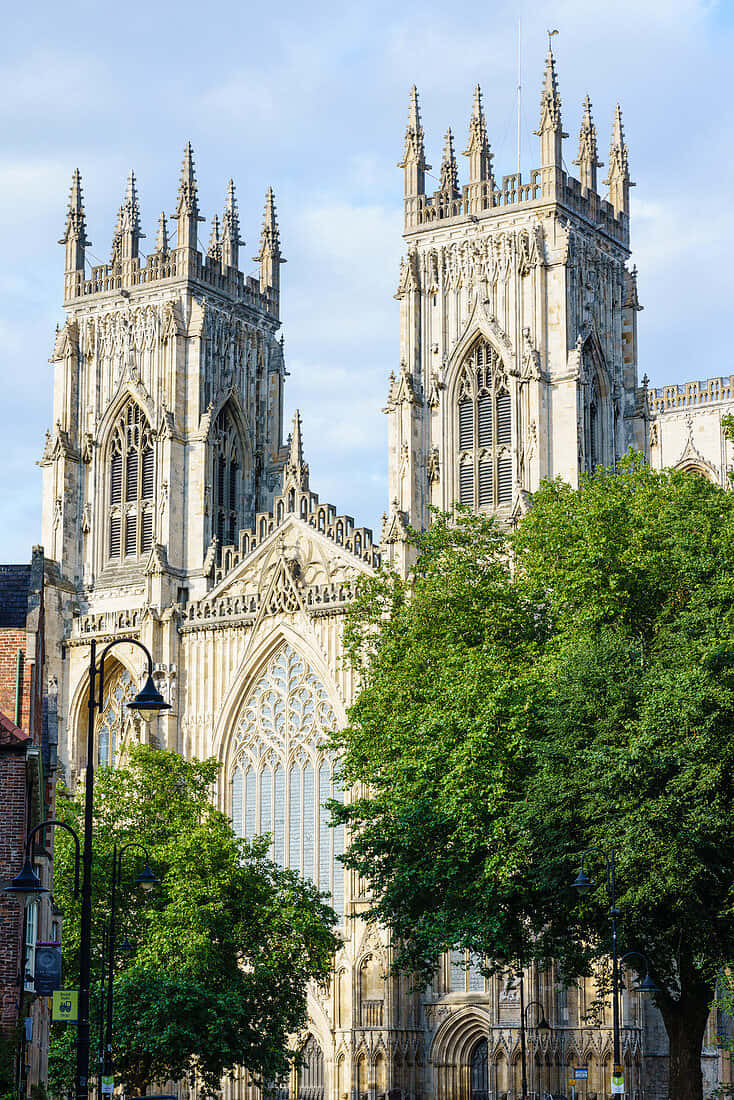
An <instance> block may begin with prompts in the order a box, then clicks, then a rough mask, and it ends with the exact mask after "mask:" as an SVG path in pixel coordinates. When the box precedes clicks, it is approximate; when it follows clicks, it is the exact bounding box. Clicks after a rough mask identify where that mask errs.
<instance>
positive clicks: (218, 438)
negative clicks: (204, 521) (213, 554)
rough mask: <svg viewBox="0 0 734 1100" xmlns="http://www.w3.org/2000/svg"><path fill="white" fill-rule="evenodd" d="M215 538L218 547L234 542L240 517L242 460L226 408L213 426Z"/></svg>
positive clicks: (241, 519)
mask: <svg viewBox="0 0 734 1100" xmlns="http://www.w3.org/2000/svg"><path fill="white" fill-rule="evenodd" d="M213 444H214V447H213V453H214V471H213V473H214V480H213V489H212V491H213V494H214V507H213V509H212V512H213V515H214V535H215V536H216V538H217V539H218V541H219V545H220V546H222V545H224V544H227V545H233V544H234V543H236V542H237V538H238V534H239V530H240V527H242V526H243V516H242V490H243V487H242V458H241V449H240V445H239V438H238V435H237V431H236V429H235V426H234V423H233V422H232V418H231V416H230V415H229V414H228V412H227V410H226V409H222V411H221V412H220V413H219V416H218V417H217V419H216V421H215V424H214V434H213Z"/></svg>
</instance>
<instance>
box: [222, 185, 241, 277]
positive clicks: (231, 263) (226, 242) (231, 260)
mask: <svg viewBox="0 0 734 1100" xmlns="http://www.w3.org/2000/svg"><path fill="white" fill-rule="evenodd" d="M244 243H245V242H244V241H241V240H240V216H239V213H238V211H237V199H236V197H235V192H234V180H230V181H229V183H228V184H227V200H226V202H225V204H224V217H223V218H222V248H221V256H222V264H223V265H224V267H237V266H238V265H239V257H240V245H241V244H244Z"/></svg>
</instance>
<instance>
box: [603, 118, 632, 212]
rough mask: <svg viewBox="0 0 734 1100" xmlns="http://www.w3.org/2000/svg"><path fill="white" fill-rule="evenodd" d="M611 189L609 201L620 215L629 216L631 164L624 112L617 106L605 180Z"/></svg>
mask: <svg viewBox="0 0 734 1100" xmlns="http://www.w3.org/2000/svg"><path fill="white" fill-rule="evenodd" d="M604 183H605V184H606V185H607V186H608V187H609V201H610V203H611V204H612V206H613V207H614V209H615V210H616V212H617V213H618V214H619V213H620V212H621V213H623V214H629V211H630V193H629V189H630V187H634V184H633V183H630V173H629V164H628V160H627V145H626V144H625V140H624V128H623V126H622V111H621V108H620V106H619V104H617V106H616V108H615V110H614V122H613V123H612V144H611V146H610V149H609V176H608V178H607V179H605V180H604Z"/></svg>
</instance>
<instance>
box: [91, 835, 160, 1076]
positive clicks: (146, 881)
mask: <svg viewBox="0 0 734 1100" xmlns="http://www.w3.org/2000/svg"><path fill="white" fill-rule="evenodd" d="M130 848H139V849H140V850H141V851H142V852H144V853H145V867H144V868H143V870H142V871H141V872H140V874H139V875H138V877H137V878H136V879H135V885H136V886H142V888H143V889H144V890H152V889H153V887H154V886H156V885H157V883H158V879H157V878H156V877H155V875H154V874H153V872H152V871H151V869H150V856H149V855H148V850H147V848H145V847H144V846H143V845H142V844H139V843H138V842H137V841H136V840H132V841H130V843H129V844H123V846H122V847H121V848H120V850H119V851H118V849H117V845H116V844H115V846H114V848H113V849H112V887H111V897H110V924H109V929H108V932H107V946H108V957H107V988H106V991H105V994H106V1016H105V1025H106V1026H105V1033H106V1034H105V1044H104V1068H103V1073H104V1075H105V1077H109V1076H111V1075H112V985H113V975H114V962H115V915H116V912H115V911H116V903H117V887H118V886H120V885H121V884H122V857H123V855H124V853H125V852H127V851H128V849H130ZM126 945H127V947H129V945H128V944H127V939H126V940H125V944H124V945H123V949H126Z"/></svg>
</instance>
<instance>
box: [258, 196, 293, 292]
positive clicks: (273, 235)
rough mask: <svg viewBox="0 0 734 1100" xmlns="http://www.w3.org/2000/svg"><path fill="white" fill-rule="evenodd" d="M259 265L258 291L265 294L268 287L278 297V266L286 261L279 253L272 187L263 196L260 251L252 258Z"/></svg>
mask: <svg viewBox="0 0 734 1100" xmlns="http://www.w3.org/2000/svg"><path fill="white" fill-rule="evenodd" d="M254 259H255V260H256V261H258V262H259V264H260V290H261V292H263V293H264V292H265V290H266V289H267V288H268V287H269V288H270V289H271V290H272V291H273V293H274V295H275V298H276V301H277V299H278V297H279V295H280V265H281V264H284V263H285V262H286V261H285V260H284V258H283V257H282V256H281V253H280V232H279V230H278V220H277V217H276V212H275V197H274V195H273V189H272V187H268V190H267V192H266V195H265V212H264V214H263V227H262V232H261V233H260V251H259V252H258V254H257V256H255V257H254Z"/></svg>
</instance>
